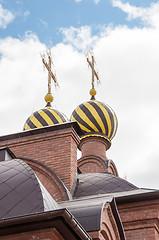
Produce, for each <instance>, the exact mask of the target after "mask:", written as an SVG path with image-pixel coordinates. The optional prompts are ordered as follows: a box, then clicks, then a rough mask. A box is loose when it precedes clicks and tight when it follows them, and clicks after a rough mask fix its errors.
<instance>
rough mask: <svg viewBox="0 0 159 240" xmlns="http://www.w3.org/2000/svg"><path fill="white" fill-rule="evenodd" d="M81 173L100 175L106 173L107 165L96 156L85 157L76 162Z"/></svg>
mask: <svg viewBox="0 0 159 240" xmlns="http://www.w3.org/2000/svg"><path fill="white" fill-rule="evenodd" d="M77 164H78V167H79V169H80V171H81V172H82V173H102V172H107V164H106V162H104V161H103V160H102V159H100V158H99V157H96V156H86V157H83V158H80V159H79V160H78V162H77Z"/></svg>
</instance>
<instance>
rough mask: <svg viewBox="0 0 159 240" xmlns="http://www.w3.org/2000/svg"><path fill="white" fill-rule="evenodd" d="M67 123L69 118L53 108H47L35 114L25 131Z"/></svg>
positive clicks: (26, 123) (29, 120)
mask: <svg viewBox="0 0 159 240" xmlns="http://www.w3.org/2000/svg"><path fill="white" fill-rule="evenodd" d="M63 122H67V118H66V117H65V116H64V115H63V114H62V113H61V112H59V111H57V110H55V109H53V108H52V107H48V106H46V107H45V108H43V109H41V110H39V111H36V112H34V113H33V114H32V115H31V116H30V117H29V118H28V119H27V121H26V122H25V124H24V128H23V130H30V129H34V128H40V127H45V126H51V125H54V124H59V123H63Z"/></svg>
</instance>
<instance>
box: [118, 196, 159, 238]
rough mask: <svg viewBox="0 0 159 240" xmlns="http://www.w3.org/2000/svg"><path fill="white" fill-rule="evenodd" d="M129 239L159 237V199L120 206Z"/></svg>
mask: <svg viewBox="0 0 159 240" xmlns="http://www.w3.org/2000/svg"><path fill="white" fill-rule="evenodd" d="M118 209H119V214H120V217H121V220H122V223H123V226H124V230H125V234H126V238H127V240H134V239H137V240H158V239H159V200H150V201H143V202H137V203H128V204H122V205H119V206H118Z"/></svg>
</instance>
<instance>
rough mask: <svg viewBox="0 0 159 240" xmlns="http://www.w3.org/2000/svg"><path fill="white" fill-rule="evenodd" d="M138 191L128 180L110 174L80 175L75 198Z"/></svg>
mask: <svg viewBox="0 0 159 240" xmlns="http://www.w3.org/2000/svg"><path fill="white" fill-rule="evenodd" d="M135 189H138V188H137V187H136V186H134V185H133V184H131V183H129V182H127V181H126V180H124V179H122V178H119V177H116V176H114V175H112V174H110V173H83V174H78V177H77V186H76V189H75V192H74V196H73V197H74V198H79V197H84V196H91V195H97V194H106V193H115V192H123V191H132V190H135Z"/></svg>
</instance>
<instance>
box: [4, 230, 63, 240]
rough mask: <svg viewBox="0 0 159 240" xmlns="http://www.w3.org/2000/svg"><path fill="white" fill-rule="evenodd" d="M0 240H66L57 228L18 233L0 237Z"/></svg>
mask: <svg viewBox="0 0 159 240" xmlns="http://www.w3.org/2000/svg"><path fill="white" fill-rule="evenodd" d="M0 240H64V238H63V237H62V236H61V235H60V234H59V232H58V231H57V230H56V229H55V228H49V229H48V228H47V229H45V230H38V231H31V232H25V233H18V234H12V235H7V236H3V237H0Z"/></svg>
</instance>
